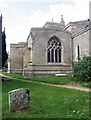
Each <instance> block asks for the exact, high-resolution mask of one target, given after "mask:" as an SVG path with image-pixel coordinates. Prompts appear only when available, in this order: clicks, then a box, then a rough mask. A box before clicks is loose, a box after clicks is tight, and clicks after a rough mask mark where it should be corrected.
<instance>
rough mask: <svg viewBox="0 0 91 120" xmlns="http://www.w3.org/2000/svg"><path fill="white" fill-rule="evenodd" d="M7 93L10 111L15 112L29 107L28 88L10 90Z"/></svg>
mask: <svg viewBox="0 0 91 120" xmlns="http://www.w3.org/2000/svg"><path fill="white" fill-rule="evenodd" d="M8 94H9V109H10V111H13V112H15V111H17V110H21V109H24V108H28V107H29V103H30V97H29V89H28V88H20V89H16V90H12V91H10V92H9V93H8Z"/></svg>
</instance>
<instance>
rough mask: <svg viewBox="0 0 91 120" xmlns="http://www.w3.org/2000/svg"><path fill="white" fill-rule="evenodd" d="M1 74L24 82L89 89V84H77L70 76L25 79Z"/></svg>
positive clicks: (15, 75) (18, 75)
mask: <svg viewBox="0 0 91 120" xmlns="http://www.w3.org/2000/svg"><path fill="white" fill-rule="evenodd" d="M3 74H5V75H7V76H11V77H14V78H18V79H24V80H32V81H37V82H44V83H51V84H61V85H64V84H70V85H74V86H78V85H79V86H83V87H89V88H91V82H88V83H87V82H82V83H79V82H76V81H75V80H74V78H73V77H72V76H65V77H56V76H52V77H46V78H25V77H24V76H23V75H21V74H10V73H6V72H3Z"/></svg>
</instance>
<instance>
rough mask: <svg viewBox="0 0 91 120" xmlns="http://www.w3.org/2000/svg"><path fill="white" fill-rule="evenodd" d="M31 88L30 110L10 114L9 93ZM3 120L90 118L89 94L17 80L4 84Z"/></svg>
mask: <svg viewBox="0 0 91 120" xmlns="http://www.w3.org/2000/svg"><path fill="white" fill-rule="evenodd" d="M17 88H29V90H30V108H28V109H25V110H20V111H17V112H10V111H9V105H8V92H9V91H11V90H13V89H17ZM2 114H3V118H88V117H89V93H88V92H82V91H77V90H70V89H66V88H58V87H52V86H47V85H40V84H37V83H27V82H21V81H17V80H12V81H4V82H2Z"/></svg>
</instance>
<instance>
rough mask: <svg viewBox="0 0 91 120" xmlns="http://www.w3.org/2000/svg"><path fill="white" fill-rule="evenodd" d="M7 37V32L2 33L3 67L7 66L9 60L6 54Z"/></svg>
mask: <svg viewBox="0 0 91 120" xmlns="http://www.w3.org/2000/svg"><path fill="white" fill-rule="evenodd" d="M5 39H6V35H5V31H4V32H2V67H3V66H4V65H5V62H6V61H7V59H8V54H7V52H6V41H5Z"/></svg>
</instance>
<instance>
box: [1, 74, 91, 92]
mask: <svg viewBox="0 0 91 120" xmlns="http://www.w3.org/2000/svg"><path fill="white" fill-rule="evenodd" d="M0 76H3V77H6V78H11V79H15V80H19V81H24V82H28V83H30V82H32V83H37V84H42V85H48V86H54V87H63V88H69V89H75V90H80V91H87V92H89V91H90V92H91V89H90V88H86V87H80V86H73V85H57V84H50V83H43V82H36V81H30V80H24V79H17V78H13V77H10V76H7V75H4V74H2V73H0Z"/></svg>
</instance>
